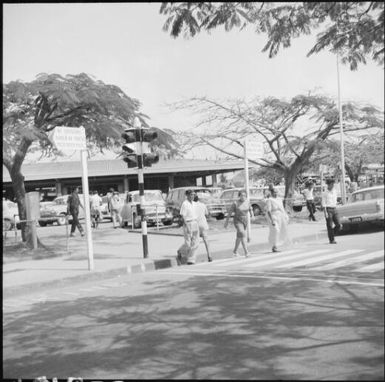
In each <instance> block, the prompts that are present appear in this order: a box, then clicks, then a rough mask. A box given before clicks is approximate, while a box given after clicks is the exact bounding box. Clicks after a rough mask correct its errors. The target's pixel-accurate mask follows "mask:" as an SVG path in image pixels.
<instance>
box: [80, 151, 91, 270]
mask: <svg viewBox="0 0 385 382" xmlns="http://www.w3.org/2000/svg"><path fill="white" fill-rule="evenodd" d="M81 160H82V169H83V174H82V186H83V196H84V200H83V203H84V205H83V207H84V215H85V225H86V238H87V254H88V270H89V271H92V270H93V269H94V248H93V244H92V232H91V219H90V218H91V211H90V196H89V190H88V170H87V150H81Z"/></svg>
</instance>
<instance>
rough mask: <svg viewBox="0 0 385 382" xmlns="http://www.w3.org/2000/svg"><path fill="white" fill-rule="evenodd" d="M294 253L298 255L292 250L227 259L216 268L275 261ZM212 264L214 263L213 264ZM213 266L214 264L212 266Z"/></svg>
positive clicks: (296, 251)
mask: <svg viewBox="0 0 385 382" xmlns="http://www.w3.org/2000/svg"><path fill="white" fill-rule="evenodd" d="M294 253H298V249H292V250H290V251H285V252H279V253H275V254H274V253H273V252H271V253H267V254H263V255H256V256H252V257H250V258H249V257H247V258H245V257H242V258H239V259H238V258H237V259H236V260H233V259H231V260H229V259H227V261H226V262H222V263H221V264H218V266H220V267H227V266H230V265H237V264H249V263H254V262H256V261H258V262H259V261H263V260H267V259H268V260H272V259H276V258H280V257H282V256H287V255H290V254H294ZM213 263H214V262H213ZM214 265H215V264H214Z"/></svg>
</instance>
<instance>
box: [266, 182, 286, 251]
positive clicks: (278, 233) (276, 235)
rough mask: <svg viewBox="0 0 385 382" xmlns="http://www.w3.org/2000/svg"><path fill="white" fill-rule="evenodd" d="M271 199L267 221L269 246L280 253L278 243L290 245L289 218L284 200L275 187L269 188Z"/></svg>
mask: <svg viewBox="0 0 385 382" xmlns="http://www.w3.org/2000/svg"><path fill="white" fill-rule="evenodd" d="M269 190H270V197H269V198H268V199H267V200H266V212H267V221H268V224H269V238H268V241H269V245H270V246H271V249H272V251H273V252H279V251H278V248H277V247H278V243H285V244H286V243H289V242H290V239H289V234H288V223H289V216H288V214H287V212H286V210H285V208H284V206H283V201H282V198H280V197H278V191H277V189H276V188H275V187H274V186H270V187H269Z"/></svg>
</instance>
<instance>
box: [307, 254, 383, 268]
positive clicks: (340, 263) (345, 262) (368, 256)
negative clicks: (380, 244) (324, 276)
mask: <svg viewBox="0 0 385 382" xmlns="http://www.w3.org/2000/svg"><path fill="white" fill-rule="evenodd" d="M383 256H384V251H376V252H370V253H366V254H365V255H358V256H352V257H349V258H347V259H344V260H340V261H336V262H334V263H331V264H326V265H320V266H319V267H316V268H313V270H316V271H327V270H329V269H334V268H340V267H343V266H345V265H348V264H353V263H358V262H360V261H366V260H372V259H376V258H378V257H383ZM361 270H362V269H361Z"/></svg>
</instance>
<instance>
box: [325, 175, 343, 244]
mask: <svg viewBox="0 0 385 382" xmlns="http://www.w3.org/2000/svg"><path fill="white" fill-rule="evenodd" d="M326 184H327V190H326V191H324V192H323V193H322V208H323V210H324V214H325V219H326V228H327V230H328V237H329V242H330V244H337V243H336V241H335V240H334V230H333V228H332V224H333V222H334V225H335V229H336V230H339V231H340V230H341V229H342V225H341V223H340V221H339V218H338V213H337V210H336V207H337V191H336V190H335V188H334V180H333V179H328V180H326Z"/></svg>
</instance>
